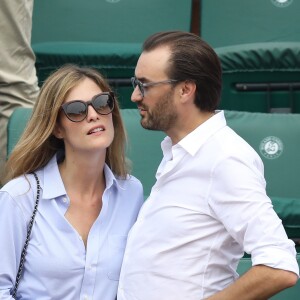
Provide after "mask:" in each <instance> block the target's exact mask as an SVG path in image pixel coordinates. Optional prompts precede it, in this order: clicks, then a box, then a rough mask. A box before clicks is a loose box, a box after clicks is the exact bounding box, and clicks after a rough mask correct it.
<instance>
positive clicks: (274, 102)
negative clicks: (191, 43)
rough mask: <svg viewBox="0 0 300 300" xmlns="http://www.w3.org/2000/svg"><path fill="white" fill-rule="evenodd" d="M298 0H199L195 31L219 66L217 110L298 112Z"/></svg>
mask: <svg viewBox="0 0 300 300" xmlns="http://www.w3.org/2000/svg"><path fill="white" fill-rule="evenodd" d="M299 12H300V2H299V1H293V0H268V1H261V0H244V1H239V0H228V1H218V0H201V1H200V3H199V21H198V23H199V24H198V25H199V34H200V36H201V37H202V38H203V39H204V40H205V41H207V42H208V43H209V44H210V45H211V46H213V47H214V48H215V50H216V52H217V53H218V54H219V56H220V59H221V62H222V67H223V82H224V83H223V92H222V101H221V106H220V108H222V109H231V110H241V111H252V112H286V113H299V112H300V110H299V103H298V102H299V90H300V81H299V78H300V77H299V70H300V43H299V42H300V27H299V26H298V15H299Z"/></svg>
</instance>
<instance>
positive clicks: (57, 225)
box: [0, 65, 143, 300]
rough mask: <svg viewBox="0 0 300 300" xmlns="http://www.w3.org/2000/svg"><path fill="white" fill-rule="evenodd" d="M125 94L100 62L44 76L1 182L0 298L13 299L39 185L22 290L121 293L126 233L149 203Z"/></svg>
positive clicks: (33, 294)
mask: <svg viewBox="0 0 300 300" xmlns="http://www.w3.org/2000/svg"><path fill="white" fill-rule="evenodd" d="M124 149H125V132H124V127H123V123H122V120H121V116H120V110H119V107H118V103H117V101H116V99H115V97H114V94H113V93H112V91H111V89H110V88H109V86H108V84H107V83H106V81H105V80H104V78H103V77H102V76H101V75H100V74H99V73H98V72H96V71H95V70H92V69H89V68H81V67H77V66H73V65H69V66H64V67H62V68H61V69H59V70H58V71H56V72H55V73H53V74H52V75H51V76H50V77H49V78H48V79H47V80H46V82H45V83H44V85H43V87H42V89H41V92H40V95H39V98H38V100H37V103H36V105H35V107H34V109H33V114H32V117H31V119H30V121H29V123H28V125H27V128H26V129H25V131H24V134H23V135H22V137H21V139H20V141H19V142H18V144H17V145H16V147H15V149H14V151H13V152H12V154H11V156H10V158H9V160H8V162H7V167H6V175H7V176H6V180H9V182H8V183H7V184H6V185H5V186H4V187H3V188H2V189H1V191H0V211H1V218H0V243H1V247H0V258H1V264H0V298H1V299H4V298H5V299H11V296H10V294H11V293H12V288H13V286H14V285H15V281H16V274H17V270H18V266H19V264H20V255H21V251H22V248H23V246H24V243H25V239H26V232H27V225H28V223H29V220H30V217H31V215H32V211H33V209H34V203H35V199H36V194H37V191H36V189H37V183H36V181H35V177H34V176H33V174H30V173H32V172H35V173H36V174H37V176H38V179H39V182H40V186H41V195H40V201H39V205H38V211H37V214H36V217H35V223H34V225H33V229H32V233H31V237H30V240H29V245H28V249H27V254H26V257H25V259H26V260H25V263H24V269H23V275H22V277H21V279H20V284H19V288H18V291H17V296H16V298H17V299H30V300H32V299H52V300H53V299H59V300H61V299H64V300H68V299H70V300H74V299H86V300H88V299H101V300H103V299H104V300H113V299H115V298H116V293H117V285H118V279H119V272H120V267H121V263H122V260H123V254H124V248H125V243H126V239H127V234H128V231H129V229H130V228H131V226H132V224H133V223H134V221H135V220H136V216H137V214H138V211H139V209H140V206H141V205H142V202H143V190H142V186H141V183H140V182H139V181H138V180H137V179H136V178H134V177H133V176H129V175H128V169H127V165H126V160H125V154H124Z"/></svg>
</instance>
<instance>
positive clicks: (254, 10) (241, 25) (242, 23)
mask: <svg viewBox="0 0 300 300" xmlns="http://www.w3.org/2000/svg"><path fill="white" fill-rule="evenodd" d="M299 11H300V2H299V1H293V0H285V1H282V0H267V1H261V0H243V1H241V0H226V1H220V0H201V7H200V36H201V37H202V38H203V39H204V40H205V41H207V42H208V43H209V44H211V45H212V46H213V47H223V46H230V45H237V44H248V43H261V42H277V41H287V42H296V41H300V26H299V17H298V16H299Z"/></svg>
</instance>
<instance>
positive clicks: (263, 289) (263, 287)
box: [206, 265, 298, 300]
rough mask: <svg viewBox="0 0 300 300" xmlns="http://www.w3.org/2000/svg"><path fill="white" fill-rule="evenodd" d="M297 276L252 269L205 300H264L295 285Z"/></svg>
mask: <svg viewBox="0 0 300 300" xmlns="http://www.w3.org/2000/svg"><path fill="white" fill-rule="evenodd" d="M297 280H298V276H297V275H296V274H295V273H293V272H289V271H285V270H280V269H274V268H270V267H267V266H263V265H258V266H254V267H252V268H251V269H250V270H249V271H248V272H246V273H245V274H244V275H243V276H241V277H240V278H239V279H238V280H237V281H235V282H234V283H233V284H231V285H230V286H228V287H227V288H225V289H224V290H223V291H221V292H218V293H217V294H215V295H213V296H211V297H209V298H206V300H219V299H222V300H232V299H243V300H266V299H269V298H270V297H271V296H273V295H275V294H277V293H279V292H280V291H282V290H284V289H286V288H289V287H292V286H293V285H295V284H296V282H297Z"/></svg>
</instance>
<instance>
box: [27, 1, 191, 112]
mask: <svg viewBox="0 0 300 300" xmlns="http://www.w3.org/2000/svg"><path fill="white" fill-rule="evenodd" d="M191 9H192V0H184V1H183V0H175V1H174V0H164V1H161V0H152V1H140V0H128V1H120V0H101V1H100V0H90V1H86V2H84V3H83V2H82V1H80V0H64V1H61V0H52V1H35V3H34V11H33V21H32V48H33V50H34V52H35V54H36V69H37V75H38V78H39V82H40V84H41V83H42V82H43V81H44V80H45V78H47V77H48V75H49V74H50V73H51V72H52V71H54V70H56V69H57V68H58V67H59V66H61V65H63V64H65V63H76V64H78V65H87V66H90V67H94V68H96V69H99V70H100V71H101V72H102V73H104V74H105V75H106V76H107V77H108V79H109V81H110V83H111V84H112V85H113V86H114V88H115V90H116V91H117V93H118V96H119V101H120V104H121V107H123V108H129V107H133V104H132V103H131V101H130V95H131V83H130V80H129V78H130V77H132V76H133V74H134V68H135V65H136V61H137V59H138V56H139V54H140V50H141V49H140V48H141V43H142V42H143V41H144V40H145V38H146V37H147V36H149V35H150V34H152V33H154V32H157V31H162V30H184V31H189V30H190V27H191Z"/></svg>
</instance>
